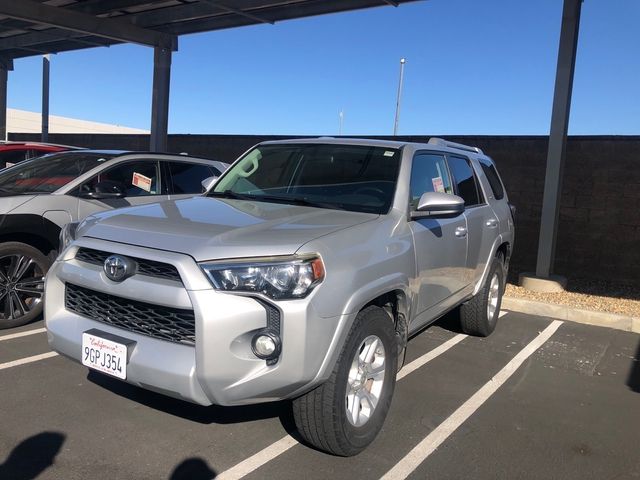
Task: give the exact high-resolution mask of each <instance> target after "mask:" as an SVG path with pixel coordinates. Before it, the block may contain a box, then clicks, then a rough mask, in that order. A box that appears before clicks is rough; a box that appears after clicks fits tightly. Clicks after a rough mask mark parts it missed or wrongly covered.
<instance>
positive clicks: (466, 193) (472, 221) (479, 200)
mask: <svg viewBox="0 0 640 480" xmlns="http://www.w3.org/2000/svg"><path fill="white" fill-rule="evenodd" d="M447 160H448V163H449V169H450V171H451V174H452V176H453V183H454V188H455V192H456V194H457V195H459V196H460V197H462V198H463V199H464V207H465V212H464V216H465V217H466V219H467V230H468V250H467V265H466V271H465V282H466V283H467V284H469V283H475V282H476V281H478V280H479V279H480V277H481V276H482V273H483V271H484V268H485V266H486V264H487V260H488V259H489V255H490V252H491V248H492V246H493V243H494V241H495V239H496V237H497V235H498V233H499V227H500V224H499V222H498V217H497V216H496V214H495V212H494V211H493V209H492V208H491V206H490V205H489V203H487V200H486V198H485V195H484V192H483V191H482V188H481V187H480V184H479V182H478V177H477V175H476V173H475V171H474V169H473V168H472V166H471V161H470V160H469V159H468V158H467V157H464V156H462V155H451V154H449V155H447Z"/></svg>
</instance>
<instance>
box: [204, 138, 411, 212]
mask: <svg viewBox="0 0 640 480" xmlns="http://www.w3.org/2000/svg"><path fill="white" fill-rule="evenodd" d="M400 156H401V154H400V150H398V149H395V148H385V147H371V146H362V145H338V144H279V145H275V144H274V145H261V146H258V147H257V148H255V149H253V150H251V151H250V152H249V153H247V155H245V156H244V157H243V158H242V159H241V160H239V161H238V162H236V163H235V164H234V165H233V167H231V168H229V170H227V171H226V172H225V173H224V175H223V177H222V178H221V179H220V180H219V181H218V183H217V184H216V186H215V187H214V189H213V190H211V191H210V192H209V195H211V196H215V195H216V194H219V195H218V196H224V195H225V192H227V193H226V195H227V196H228V195H229V194H230V193H237V194H242V196H243V197H244V198H251V199H255V200H259V201H275V202H282V203H291V204H306V205H309V206H318V207H322V208H335V209H343V210H352V211H359V212H371V213H387V212H388V211H389V208H390V207H391V202H392V201H393V195H394V193H395V187H396V181H397V179H398V168H399V165H400ZM274 197H275V198H274Z"/></svg>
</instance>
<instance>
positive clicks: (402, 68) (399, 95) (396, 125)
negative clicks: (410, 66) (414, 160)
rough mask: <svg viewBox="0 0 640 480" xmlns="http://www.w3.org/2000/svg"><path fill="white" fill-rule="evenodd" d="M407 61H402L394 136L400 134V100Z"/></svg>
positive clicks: (402, 59)
mask: <svg viewBox="0 0 640 480" xmlns="http://www.w3.org/2000/svg"><path fill="white" fill-rule="evenodd" d="M405 63H406V60H405V59H404V58H401V59H400V81H399V82H398V99H397V100H396V120H395V122H394V124H393V135H394V136H396V135H397V134H398V121H399V120H400V99H401V98H402V80H403V78H404V64H405Z"/></svg>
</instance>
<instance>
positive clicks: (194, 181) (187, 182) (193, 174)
mask: <svg viewBox="0 0 640 480" xmlns="http://www.w3.org/2000/svg"><path fill="white" fill-rule="evenodd" d="M169 171H170V172H171V186H172V189H171V192H172V193H176V194H180V193H202V181H203V180H204V179H205V178H209V177H212V176H218V175H220V172H219V171H218V169H216V168H212V167H209V166H207V165H202V164H198V163H186V162H170V163H169Z"/></svg>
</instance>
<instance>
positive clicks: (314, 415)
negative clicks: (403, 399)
mask: <svg viewBox="0 0 640 480" xmlns="http://www.w3.org/2000/svg"><path fill="white" fill-rule="evenodd" d="M397 345H398V342H397V340H396V336H395V330H394V325H393V323H392V322H391V321H390V319H389V315H387V313H386V312H385V311H384V310H383V309H381V308H379V307H374V306H371V307H367V308H366V309H364V310H362V311H361V312H360V313H359V314H358V316H357V317H356V320H355V322H354V325H353V327H352V328H351V331H350V333H349V336H348V338H347V340H346V342H345V345H344V348H343V350H342V353H341V354H340V357H339V358H338V361H337V363H336V365H335V367H334V369H333V372H332V373H331V376H330V377H329V379H328V380H327V381H326V382H325V383H323V384H322V385H320V386H319V387H317V388H315V389H314V390H312V391H310V392H309V393H307V394H305V395H303V396H301V397H299V398H297V399H295V400H294V401H293V415H294V419H295V423H296V427H297V428H298V432H299V433H300V435H301V436H302V437H303V438H304V440H305V441H306V442H308V443H309V444H311V445H312V446H314V447H316V448H318V449H320V450H323V451H326V452H329V453H333V454H334V455H340V456H353V455H356V454H358V453H360V452H361V451H362V450H364V449H365V448H366V447H367V446H368V445H369V444H370V443H371V442H372V441H373V440H374V438H375V437H376V435H377V434H378V432H379V431H380V429H381V428H382V424H383V423H384V420H385V418H386V416H387V413H388V411H389V406H390V404H391V397H392V396H393V390H394V387H395V381H396V370H397V363H398V354H397Z"/></svg>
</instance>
